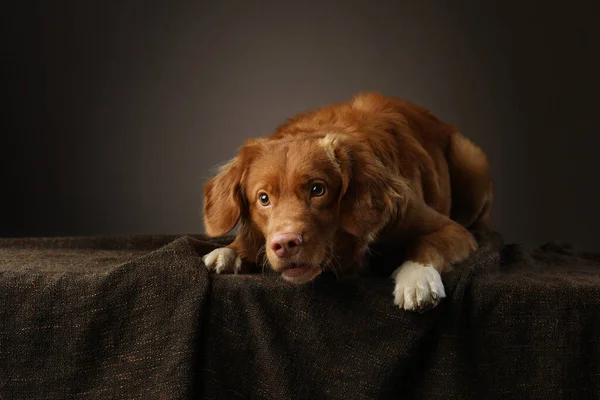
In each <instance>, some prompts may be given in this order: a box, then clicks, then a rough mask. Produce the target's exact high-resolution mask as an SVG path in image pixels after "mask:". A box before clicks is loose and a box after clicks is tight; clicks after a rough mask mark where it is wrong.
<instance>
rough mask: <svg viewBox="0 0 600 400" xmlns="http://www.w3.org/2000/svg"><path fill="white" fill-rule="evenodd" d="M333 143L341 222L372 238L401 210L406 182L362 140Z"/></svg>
mask: <svg viewBox="0 0 600 400" xmlns="http://www.w3.org/2000/svg"><path fill="white" fill-rule="evenodd" d="M333 143H334V144H335V146H334V148H335V155H336V160H337V161H338V163H339V165H340V169H341V173H342V189H343V190H342V193H341V194H340V203H339V204H340V206H339V211H340V214H339V220H340V224H341V226H342V228H343V229H344V230H346V231H347V232H349V233H351V234H352V235H354V236H356V237H358V238H359V239H362V240H365V241H366V242H367V243H369V242H372V241H374V240H375V238H376V237H377V234H378V233H379V231H380V230H381V229H382V228H383V227H384V226H385V225H386V224H387V223H388V222H389V221H390V220H391V219H392V218H397V217H399V216H400V215H401V214H402V213H403V212H404V210H405V208H406V204H407V198H408V190H409V188H408V185H407V183H406V181H404V180H402V179H401V178H399V177H398V176H397V174H393V173H391V172H390V168H388V167H385V166H384V165H383V163H382V162H381V160H379V159H378V158H376V157H375V156H374V155H373V153H372V152H371V151H370V150H369V149H368V148H366V147H365V145H364V144H362V143H360V142H358V141H355V140H353V139H349V140H346V139H336V140H335V141H334V142H333Z"/></svg>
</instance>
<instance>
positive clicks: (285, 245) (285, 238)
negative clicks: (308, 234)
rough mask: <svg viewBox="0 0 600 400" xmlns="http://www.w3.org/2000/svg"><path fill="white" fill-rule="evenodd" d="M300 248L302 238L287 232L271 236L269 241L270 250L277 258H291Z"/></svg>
mask: <svg viewBox="0 0 600 400" xmlns="http://www.w3.org/2000/svg"><path fill="white" fill-rule="evenodd" d="M300 246H302V236H300V235H298V234H297V233H293V232H287V233H280V234H277V235H275V236H273V239H271V250H273V252H274V253H275V254H276V255H277V257H279V258H286V257H290V256H293V255H294V254H296V253H297V252H298V250H300Z"/></svg>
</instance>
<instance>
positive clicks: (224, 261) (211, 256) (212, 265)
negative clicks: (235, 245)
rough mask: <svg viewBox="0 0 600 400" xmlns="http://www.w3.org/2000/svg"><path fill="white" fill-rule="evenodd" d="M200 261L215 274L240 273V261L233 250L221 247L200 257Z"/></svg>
mask: <svg viewBox="0 0 600 400" xmlns="http://www.w3.org/2000/svg"><path fill="white" fill-rule="evenodd" d="M202 261H203V262H204V264H205V265H206V268H208V270H209V271H212V270H214V271H215V272H216V273H217V274H221V273H223V272H234V273H236V274H237V273H238V272H240V269H241V267H242V259H241V258H240V256H238V255H237V253H236V252H235V250H233V249H230V248H227V247H221V248H218V249H215V250H213V251H211V252H210V253H208V254H207V255H205V256H203V257H202Z"/></svg>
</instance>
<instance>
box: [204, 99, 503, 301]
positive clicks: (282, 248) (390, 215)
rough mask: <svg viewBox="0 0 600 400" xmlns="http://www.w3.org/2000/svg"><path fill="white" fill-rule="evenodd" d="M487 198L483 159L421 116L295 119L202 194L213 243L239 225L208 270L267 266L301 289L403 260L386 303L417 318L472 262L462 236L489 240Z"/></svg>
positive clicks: (361, 103) (339, 114)
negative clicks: (379, 253)
mask: <svg viewBox="0 0 600 400" xmlns="http://www.w3.org/2000/svg"><path fill="white" fill-rule="evenodd" d="M492 197H493V188H492V183H491V179H490V173H489V165H488V162H487V159H486V156H485V154H484V153H483V152H482V150H481V149H480V148H479V147H477V146H476V145H474V144H473V143H472V142H470V141H469V140H468V139H467V138H465V137H464V136H463V135H462V134H461V133H459V132H458V130H457V129H456V128H455V127H454V126H452V125H448V124H445V123H443V122H441V121H440V120H439V119H437V118H436V117H435V116H434V115H432V114H431V113H430V112H429V111H428V110H426V109H424V108H422V107H419V106H417V105H414V104H411V103H409V102H406V101H403V100H401V99H397V98H393V97H385V96H383V95H381V94H378V93H365V94H361V95H358V96H356V97H355V98H354V99H353V100H352V101H350V102H347V103H343V104H337V105H332V106H328V107H323V108H320V109H317V110H314V111H310V112H307V113H304V114H300V115H298V116H296V117H295V118H293V119H290V120H288V121H287V122H286V123H284V124H283V125H281V126H279V127H278V128H277V130H276V132H275V133H274V134H273V135H272V136H271V137H268V138H259V139H252V140H249V141H248V142H246V144H245V145H244V146H242V147H241V148H240V151H239V154H238V156H237V157H235V158H234V159H233V160H231V161H230V162H229V163H227V164H226V165H224V166H223V167H222V168H221V171H220V172H219V174H218V175H217V176H216V177H215V178H213V179H211V180H209V181H208V182H207V184H206V185H205V198H204V222H205V226H206V231H207V233H208V234H209V235H211V236H220V235H223V234H226V233H228V232H230V231H231V230H233V229H234V228H235V226H236V225H238V224H239V230H238V233H237V235H236V239H235V240H234V241H233V242H232V243H231V245H229V246H227V247H225V248H221V249H217V250H215V251H213V252H212V253H209V254H208V255H206V256H204V258H203V259H204V262H205V264H206V265H207V267H208V268H209V269H214V270H216V272H217V273H220V272H242V271H244V270H245V269H246V267H247V265H249V264H258V265H261V264H262V265H266V264H267V263H268V264H270V266H271V267H272V268H273V269H274V270H275V271H277V272H280V273H281V274H282V276H283V278H284V279H286V280H288V281H290V282H293V283H298V284H300V283H305V282H309V281H311V280H312V279H314V278H315V277H316V276H317V275H319V274H320V273H321V271H322V270H324V269H331V270H332V271H334V272H335V273H336V274H347V273H349V272H352V271H358V270H360V268H361V266H362V265H363V264H362V261H363V260H364V255H365V254H366V253H367V252H368V250H369V246H370V245H374V244H377V243H384V244H388V245H391V246H393V247H396V248H401V249H402V250H403V252H404V254H405V261H404V262H403V263H402V264H401V265H400V266H398V268H397V269H396V270H395V271H394V273H393V274H392V278H393V279H394V280H395V289H394V293H393V294H394V301H395V304H397V305H398V306H399V307H400V308H404V309H406V310H417V311H422V310H425V309H428V308H430V307H433V306H435V305H436V304H437V303H438V302H439V301H440V300H441V299H442V298H444V297H445V292H444V286H443V284H442V281H441V277H440V273H441V272H444V271H447V270H449V269H450V268H451V265H452V264H455V263H459V262H461V261H464V260H465V259H466V258H468V257H469V256H470V255H471V254H472V253H473V252H474V251H475V250H476V249H477V243H476V241H475V239H474V237H473V236H472V234H471V233H470V232H469V231H468V229H469V228H484V229H490V228H491V226H490V207H491V204H492Z"/></svg>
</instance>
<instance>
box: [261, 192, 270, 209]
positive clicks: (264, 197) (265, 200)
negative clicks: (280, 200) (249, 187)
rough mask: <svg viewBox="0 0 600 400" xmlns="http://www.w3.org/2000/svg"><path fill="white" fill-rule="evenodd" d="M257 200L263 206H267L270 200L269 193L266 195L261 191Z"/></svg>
mask: <svg viewBox="0 0 600 400" xmlns="http://www.w3.org/2000/svg"><path fill="white" fill-rule="evenodd" d="M258 202H259V203H260V204H261V205H263V206H268V205H269V202H270V200H269V195H267V194H266V193H261V194H260V195H259V196H258Z"/></svg>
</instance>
